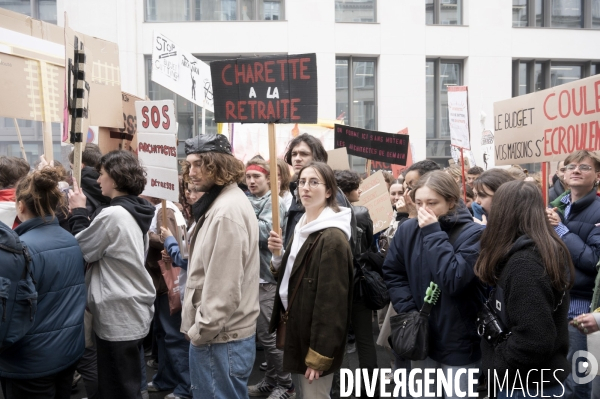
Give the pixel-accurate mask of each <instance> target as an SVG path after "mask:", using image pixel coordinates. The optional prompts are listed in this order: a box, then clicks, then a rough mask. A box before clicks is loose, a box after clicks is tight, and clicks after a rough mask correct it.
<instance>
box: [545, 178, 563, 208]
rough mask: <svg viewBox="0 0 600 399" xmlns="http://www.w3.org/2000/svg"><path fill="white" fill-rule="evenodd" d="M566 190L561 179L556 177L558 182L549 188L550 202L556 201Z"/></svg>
mask: <svg viewBox="0 0 600 399" xmlns="http://www.w3.org/2000/svg"><path fill="white" fill-rule="evenodd" d="M564 192H565V188H564V187H563V185H562V183H561V182H560V180H559V179H556V182H554V184H553V185H552V187H550V189H549V190H548V202H549V203H550V202H552V201H554V200H555V199H557V198H558V197H560V195H561V194H562V193H564Z"/></svg>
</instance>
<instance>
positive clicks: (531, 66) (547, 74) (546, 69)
mask: <svg viewBox="0 0 600 399" xmlns="http://www.w3.org/2000/svg"><path fill="white" fill-rule="evenodd" d="M512 62H513V64H512V77H511V83H512V96H513V97H518V96H519V94H518V93H519V65H520V64H521V63H525V64H527V71H526V73H527V89H526V93H525V94H530V93H534V92H536V90H535V80H534V76H535V65H536V64H541V65H542V74H543V81H544V87H543V88H542V89H541V90H546V89H549V88H551V86H550V84H551V83H552V82H551V68H552V66H580V67H581V74H582V76H581V79H585V78H589V77H590V76H593V75H592V74H591V73H592V66H593V65H595V66H596V74H598V73H600V71H599V70H598V68H599V67H600V61H598V60H588V61H578V60H560V59H554V60H552V59H539V58H537V59H536V58H533V59H532V58H514V59H513V61H512ZM552 87H555V86H552Z"/></svg>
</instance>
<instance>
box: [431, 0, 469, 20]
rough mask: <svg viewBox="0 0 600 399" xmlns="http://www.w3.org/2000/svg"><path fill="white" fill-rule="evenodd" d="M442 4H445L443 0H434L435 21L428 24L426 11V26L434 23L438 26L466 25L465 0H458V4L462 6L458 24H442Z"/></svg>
mask: <svg viewBox="0 0 600 399" xmlns="http://www.w3.org/2000/svg"><path fill="white" fill-rule="evenodd" d="M425 4H427V3H425ZM442 4H443V0H433V23H431V24H428V23H427V11H425V15H426V16H425V25H426V26H433V25H437V26H464V16H465V15H464V14H465V10H464V8H465V7H464V1H463V0H457V4H458V6H459V7H460V12H459V13H458V17H459V23H458V24H456V25H446V24H440V14H441V10H442V8H441V7H442Z"/></svg>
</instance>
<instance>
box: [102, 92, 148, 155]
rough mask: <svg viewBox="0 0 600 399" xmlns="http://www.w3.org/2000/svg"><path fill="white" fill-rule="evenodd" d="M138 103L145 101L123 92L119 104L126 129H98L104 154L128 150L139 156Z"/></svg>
mask: <svg viewBox="0 0 600 399" xmlns="http://www.w3.org/2000/svg"><path fill="white" fill-rule="evenodd" d="M136 101H143V99H142V98H140V97H136V96H134V95H132V94H129V93H125V92H122V93H121V98H120V99H119V101H118V103H119V104H120V106H121V115H122V117H121V119H122V121H123V123H124V127H122V128H120V129H114V128H112V129H111V128H107V127H99V128H98V147H100V152H102V153H103V154H106V153H107V152H110V151H114V150H127V151H131V152H133V153H134V154H136V155H137V130H138V126H137V116H136V110H135V103H136Z"/></svg>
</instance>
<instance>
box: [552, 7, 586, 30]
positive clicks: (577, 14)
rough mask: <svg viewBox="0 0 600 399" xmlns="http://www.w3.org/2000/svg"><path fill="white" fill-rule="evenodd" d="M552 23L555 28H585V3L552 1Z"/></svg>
mask: <svg viewBox="0 0 600 399" xmlns="http://www.w3.org/2000/svg"><path fill="white" fill-rule="evenodd" d="M551 22H552V27H553V28H581V27H583V23H582V22H583V1H582V0H552V15H551Z"/></svg>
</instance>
